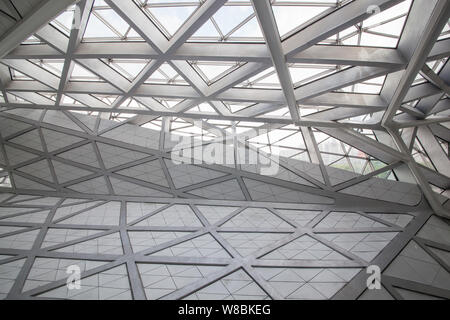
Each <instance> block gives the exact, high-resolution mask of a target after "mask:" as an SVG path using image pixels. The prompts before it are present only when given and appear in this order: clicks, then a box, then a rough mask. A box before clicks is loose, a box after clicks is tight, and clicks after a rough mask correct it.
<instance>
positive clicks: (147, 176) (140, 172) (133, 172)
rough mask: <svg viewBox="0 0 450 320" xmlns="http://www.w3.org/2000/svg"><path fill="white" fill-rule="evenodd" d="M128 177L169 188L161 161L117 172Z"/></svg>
mask: <svg viewBox="0 0 450 320" xmlns="http://www.w3.org/2000/svg"><path fill="white" fill-rule="evenodd" d="M116 173H118V174H121V175H123V176H126V177H130V178H135V179H138V180H142V181H145V182H150V183H154V184H157V185H161V186H163V187H169V183H168V182H167V179H166V176H165V174H164V170H163V168H162V166H161V162H160V161H159V159H156V160H153V161H150V162H146V163H143V164H139V165H136V166H132V167H130V168H127V169H123V170H119V171H116Z"/></svg>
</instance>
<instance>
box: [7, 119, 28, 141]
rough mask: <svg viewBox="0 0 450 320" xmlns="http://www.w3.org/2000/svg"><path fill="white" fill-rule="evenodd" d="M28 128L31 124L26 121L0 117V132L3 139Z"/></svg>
mask: <svg viewBox="0 0 450 320" xmlns="http://www.w3.org/2000/svg"><path fill="white" fill-rule="evenodd" d="M28 128H31V125H30V124H28V123H25V122H21V121H16V120H13V119H8V118H0V134H1V135H2V137H3V139H5V138H8V137H9V136H11V135H13V134H15V133H18V132H20V131H22V130H26V129H28Z"/></svg>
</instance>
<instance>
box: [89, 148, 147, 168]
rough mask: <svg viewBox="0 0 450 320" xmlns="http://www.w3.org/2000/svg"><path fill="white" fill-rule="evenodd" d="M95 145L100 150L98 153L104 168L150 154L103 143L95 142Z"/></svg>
mask: <svg viewBox="0 0 450 320" xmlns="http://www.w3.org/2000/svg"><path fill="white" fill-rule="evenodd" d="M97 147H98V150H99V151H100V155H101V157H102V160H103V163H104V165H105V168H106V169H110V168H112V167H117V166H120V165H123V164H126V163H129V162H133V161H136V160H140V159H143V158H145V157H148V156H150V155H149V154H146V153H142V152H138V151H133V150H129V149H124V148H119V147H116V146H113V145H110V144H105V143H99V142H97Z"/></svg>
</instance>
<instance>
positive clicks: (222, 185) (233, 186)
mask: <svg viewBox="0 0 450 320" xmlns="http://www.w3.org/2000/svg"><path fill="white" fill-rule="evenodd" d="M188 193H190V194H193V195H196V196H199V197H202V198H206V199H218V200H245V196H244V194H243V193H242V190H241V187H240V186H239V183H238V182H237V181H236V179H231V180H228V181H224V182H219V183H216V184H213V185H209V186H207V187H202V188H198V189H195V190H192V191H189V192H188Z"/></svg>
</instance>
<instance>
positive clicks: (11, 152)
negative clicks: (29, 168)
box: [5, 145, 37, 166]
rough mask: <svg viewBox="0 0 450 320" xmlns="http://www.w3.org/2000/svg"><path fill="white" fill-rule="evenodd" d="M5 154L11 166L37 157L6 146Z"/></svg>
mask: <svg viewBox="0 0 450 320" xmlns="http://www.w3.org/2000/svg"><path fill="white" fill-rule="evenodd" d="M5 152H6V156H7V158H8V161H9V164H10V165H13V166H14V165H17V164H19V163H22V162H25V161H28V160H31V159H33V158H36V157H37V155H35V154H33V153H30V152H27V151H23V150H21V149H17V148H14V147H11V146H8V145H7V146H5Z"/></svg>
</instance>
